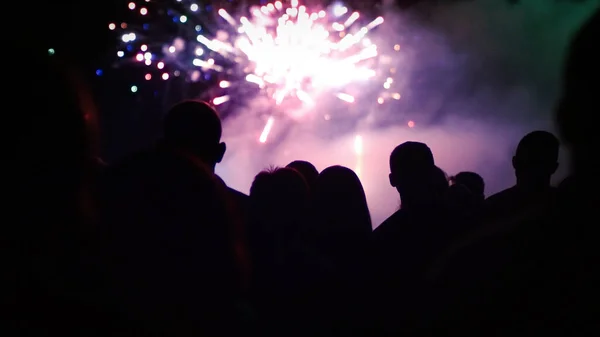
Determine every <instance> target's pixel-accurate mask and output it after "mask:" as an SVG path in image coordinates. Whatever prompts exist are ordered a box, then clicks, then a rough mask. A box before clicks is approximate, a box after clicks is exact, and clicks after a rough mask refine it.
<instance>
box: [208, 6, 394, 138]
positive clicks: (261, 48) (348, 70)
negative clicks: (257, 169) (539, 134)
mask: <svg viewBox="0 0 600 337" xmlns="http://www.w3.org/2000/svg"><path fill="white" fill-rule="evenodd" d="M343 8H345V7H343ZM346 11H347V9H346ZM218 14H219V15H220V16H221V17H222V18H223V19H224V20H225V21H227V22H228V23H229V24H230V25H232V26H234V27H235V28H237V31H238V33H239V34H240V35H239V36H238V37H237V38H235V39H234V41H233V44H231V43H228V42H223V41H219V40H216V39H213V40H208V39H206V38H205V37H204V36H199V37H198V42H200V43H202V44H204V45H205V46H206V47H207V48H209V49H211V50H213V51H215V52H218V53H220V54H221V55H223V56H226V57H227V56H228V55H230V54H231V53H233V52H234V51H236V50H239V51H241V52H243V53H244V54H245V55H246V57H247V59H248V60H249V61H250V62H251V63H252V64H253V65H254V67H253V71H252V73H251V74H248V75H247V76H246V81H248V82H252V83H255V84H258V85H259V86H260V87H261V88H263V89H264V88H266V87H272V88H274V90H273V94H272V98H273V99H274V100H275V103H276V104H277V105H279V104H281V103H282V102H283V100H284V99H285V98H287V97H296V98H298V99H299V100H300V101H302V102H303V103H304V104H309V105H312V104H314V103H315V98H316V97H315V96H317V95H319V94H320V93H321V92H323V91H324V90H331V89H333V90H335V89H338V90H340V89H341V88H343V87H344V86H345V85H347V84H348V83H351V82H354V81H360V80H366V79H369V78H371V77H373V76H375V71H374V70H373V69H370V68H368V67H364V66H360V65H359V63H360V62H361V61H364V60H366V59H369V58H373V57H376V56H377V46H376V45H374V44H371V43H370V42H369V41H366V42H365V43H363V45H362V46H360V47H359V48H358V51H357V52H354V53H349V52H348V51H349V50H351V48H353V47H355V46H356V45H357V44H359V43H360V42H361V41H363V38H364V37H365V35H366V34H367V33H368V32H369V30H371V29H373V28H375V27H376V26H378V25H380V24H382V23H383V21H384V20H383V18H382V17H378V18H376V19H375V20H373V21H372V22H370V23H369V24H368V25H366V26H364V27H362V28H360V29H359V30H358V32H357V33H355V34H352V33H347V32H346V29H347V28H348V27H350V26H352V24H353V23H354V22H356V20H357V19H358V18H359V17H360V14H359V13H358V12H354V13H352V14H351V15H350V16H348V17H347V18H346V19H345V21H344V23H339V22H337V21H334V22H333V23H330V21H329V18H328V17H327V13H326V12H325V11H323V10H321V11H319V12H312V13H309V12H308V10H307V8H306V7H305V6H299V4H298V1H292V3H291V6H290V7H288V8H285V9H284V6H283V4H282V3H281V2H280V1H277V2H275V3H274V4H271V3H270V4H267V5H265V6H262V7H260V9H255V10H254V11H252V20H251V19H248V18H247V17H245V16H242V17H241V18H240V19H239V24H238V23H237V22H236V21H235V20H234V19H233V17H232V16H231V15H230V14H229V13H228V12H227V11H226V10H224V9H220V10H219V11H218ZM343 14H345V13H342V14H340V16H341V15H343ZM273 28H274V31H273ZM331 31H333V32H334V33H335V32H336V31H337V32H338V33H337V35H338V36H339V37H340V39H339V41H337V42H336V41H335V40H334V38H333V37H332V36H331V35H332V34H331V33H330V32H331ZM336 96H337V97H339V98H340V99H341V100H343V101H346V102H349V103H352V102H353V101H354V98H353V97H352V96H351V95H349V94H346V93H343V92H340V93H337V95H336ZM227 100H228V95H225V96H221V97H217V98H215V99H214V100H213V104H215V105H218V104H221V103H223V102H225V101H227ZM273 122H274V119H273V117H272V116H271V117H269V119H268V120H267V124H266V125H265V127H264V129H263V132H262V134H261V137H260V141H261V142H264V141H265V140H266V139H267V137H268V134H269V132H270V130H271V128H272V126H273Z"/></svg>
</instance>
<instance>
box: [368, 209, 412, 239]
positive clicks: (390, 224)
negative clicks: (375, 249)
mask: <svg viewBox="0 0 600 337" xmlns="http://www.w3.org/2000/svg"><path fill="white" fill-rule="evenodd" d="M404 218H405V215H404V212H403V211H402V210H397V211H396V212H395V213H394V214H392V215H391V216H390V217H389V218H387V219H385V221H384V222H382V223H381V225H379V226H378V227H377V228H375V229H374V230H373V239H374V240H376V241H377V240H381V239H384V240H385V238H386V237H388V236H389V235H390V234H391V233H393V232H396V231H397V227H398V226H399V225H400V224H401V223H402V222H403V219H404Z"/></svg>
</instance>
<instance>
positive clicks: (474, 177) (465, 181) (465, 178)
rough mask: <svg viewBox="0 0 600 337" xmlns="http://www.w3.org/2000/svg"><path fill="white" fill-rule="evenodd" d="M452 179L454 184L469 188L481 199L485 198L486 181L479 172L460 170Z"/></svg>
mask: <svg viewBox="0 0 600 337" xmlns="http://www.w3.org/2000/svg"><path fill="white" fill-rule="evenodd" d="M451 180H452V182H453V183H454V184H458V185H463V186H464V187H466V188H468V189H469V190H470V191H471V193H473V195H474V196H475V197H477V198H479V199H481V200H483V199H485V182H484V181H483V178H482V177H481V176H480V175H479V174H477V173H475V172H468V171H464V172H459V173H458V174H457V175H455V176H454V177H452V179H451Z"/></svg>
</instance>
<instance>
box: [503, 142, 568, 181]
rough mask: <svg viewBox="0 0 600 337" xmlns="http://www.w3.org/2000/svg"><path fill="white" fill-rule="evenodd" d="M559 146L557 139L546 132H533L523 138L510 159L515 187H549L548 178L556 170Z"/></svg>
mask: <svg viewBox="0 0 600 337" xmlns="http://www.w3.org/2000/svg"><path fill="white" fill-rule="evenodd" d="M559 146H560V144H559V142H558V139H557V138H556V137H555V136H554V135H553V134H551V133H550V132H547V131H533V132H531V133H529V134H527V135H526V136H525V137H523V139H521V141H520V142H519V145H518V146H517V152H516V154H515V156H514V157H513V159H512V164H513V167H514V169H515V175H516V176H517V185H518V186H522V187H528V188H529V187H534V188H543V187H548V186H550V177H551V176H552V175H553V174H554V172H556V169H557V168H558V149H559Z"/></svg>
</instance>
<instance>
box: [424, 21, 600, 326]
mask: <svg viewBox="0 0 600 337" xmlns="http://www.w3.org/2000/svg"><path fill="white" fill-rule="evenodd" d="M598 36H600V11H599V10H597V11H596V12H594V14H593V15H592V16H591V18H590V19H589V20H588V21H587V22H586V23H585V24H584V25H583V27H582V28H581V29H580V31H579V32H578V33H577V35H576V36H575V37H574V39H573V41H572V42H571V44H570V48H569V52H568V56H567V58H566V64H565V67H564V70H563V71H564V74H563V83H562V85H563V88H562V89H563V93H562V97H561V98H560V101H559V104H558V109H557V122H558V123H557V124H558V129H559V130H560V135H561V137H562V139H563V141H564V142H565V145H566V146H567V147H568V148H570V150H571V156H570V158H571V163H570V164H571V167H572V172H573V173H572V176H571V177H570V178H568V180H567V181H565V182H564V183H563V184H561V185H564V186H561V189H560V190H559V191H557V194H558V195H557V199H558V202H556V203H555V205H554V206H553V207H551V208H547V209H545V212H543V213H541V214H539V213H538V214H535V216H534V217H531V216H528V213H531V212H523V213H524V215H525V216H523V217H513V218H507V219H503V220H501V221H497V222H496V223H494V224H491V225H490V226H486V227H485V228H483V230H482V231H480V232H479V233H477V235H473V236H472V237H470V238H466V239H465V240H464V241H463V242H460V243H457V245H456V247H455V249H454V250H453V251H452V252H449V253H448V254H447V256H446V257H445V258H444V259H443V260H444V262H443V263H441V264H443V267H441V268H438V269H437V271H435V272H434V273H432V279H433V280H434V281H433V285H432V289H435V290H436V291H435V292H434V293H433V294H432V296H431V297H430V302H429V305H428V307H429V308H431V307H432V306H433V305H435V307H436V308H435V309H434V310H433V311H434V312H433V313H432V312H431V311H430V312H429V313H428V315H429V317H433V320H429V321H428V322H427V323H425V324H423V327H424V329H433V331H426V332H424V333H423V335H436V336H454V335H457V334H460V335H461V336H481V335H486V334H489V333H490V332H491V331H493V334H494V335H515V334H518V335H521V334H522V335H532V334H535V335H544V334H552V335H561V336H568V335H574V334H577V332H578V331H586V333H588V334H590V333H591V334H596V335H597V334H598V331H599V329H598V324H597V322H596V321H594V320H593V319H592V317H596V316H597V315H598V307H597V305H596V303H597V302H598V295H597V294H598V291H597V281H596V280H597V277H596V275H598V266H597V263H596V261H598V258H599V253H598V248H597V247H598V243H597V238H598V236H597V226H596V225H595V224H596V223H597V217H598V212H597V205H598V179H597V177H598V166H597V164H596V163H595V159H596V152H597V149H598V145H599V137H598V133H597V132H596V130H595V128H596V126H595V125H594V124H593V123H590V122H591V120H592V119H593V116H594V115H595V114H596V112H597V111H599V110H600V109H599V108H600V104H599V101H598V97H597V96H598V90H599V89H600V88H599V83H598V78H600V63H599V62H598V59H600V48H598V44H597V38H598ZM547 139H550V137H547ZM552 143H554V141H552ZM554 144H555V143H554ZM553 146H554V147H555V146H556V145H553ZM552 157H553V156H552ZM545 163H546V164H547V165H542V166H545V167H546V170H545V172H546V176H547V175H548V172H549V171H551V168H552V167H553V166H555V165H553V164H551V161H550V160H548V161H546V162H545ZM543 181H544V179H541V178H540V179H538V180H537V182H538V183H537V184H535V185H537V186H538V187H540V188H541V186H544V185H545V184H542V182H543ZM546 186H547V185H546ZM542 190H543V189H542ZM594 219H596V220H594ZM425 302H427V300H425ZM594 331H595V332H594Z"/></svg>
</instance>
